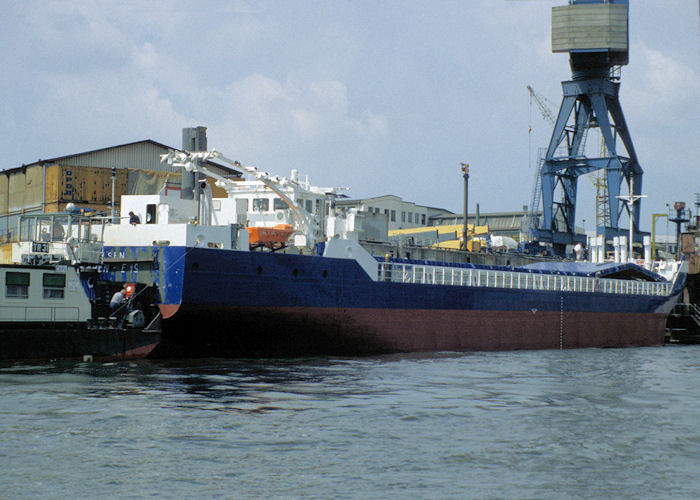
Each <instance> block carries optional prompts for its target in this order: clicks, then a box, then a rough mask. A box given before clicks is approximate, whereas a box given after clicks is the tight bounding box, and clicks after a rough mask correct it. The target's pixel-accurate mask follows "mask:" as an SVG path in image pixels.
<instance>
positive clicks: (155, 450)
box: [0, 346, 700, 499]
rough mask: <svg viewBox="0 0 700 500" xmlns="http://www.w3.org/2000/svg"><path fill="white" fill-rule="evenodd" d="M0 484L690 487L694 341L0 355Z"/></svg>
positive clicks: (630, 492) (65, 494)
mask: <svg viewBox="0 0 700 500" xmlns="http://www.w3.org/2000/svg"><path fill="white" fill-rule="evenodd" d="M0 463H2V467H0V498H11V499H14V498H103V497H107V498H117V497H118V498H128V497H150V496H162V497H167V498H172V497H178V498H212V497H213V498H309V497H311V498H404V497H408V498H694V497H698V495H700V346H666V347H662V348H628V349H582V350H570V351H528V352H497V353H467V354H454V353H440V354H430V355H419V356H417V355H410V356H409V355H402V356H384V357H375V358H359V359H356V358H347V359H346V358H343V359H338V358H332V359H326V358H321V359H319V358H314V359H297V360H284V361H280V360H218V359H217V360H211V359H210V360H201V361H144V362H124V363H110V364H100V363H53V364H47V365H41V366H31V365H25V364H21V365H11V366H4V367H1V368H0Z"/></svg>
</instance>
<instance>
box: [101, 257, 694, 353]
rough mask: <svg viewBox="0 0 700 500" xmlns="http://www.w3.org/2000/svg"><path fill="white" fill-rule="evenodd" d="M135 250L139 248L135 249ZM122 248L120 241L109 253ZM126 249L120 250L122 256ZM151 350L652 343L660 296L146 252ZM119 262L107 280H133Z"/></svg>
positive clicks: (329, 261) (322, 262)
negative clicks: (392, 276)
mask: <svg viewBox="0 0 700 500" xmlns="http://www.w3.org/2000/svg"><path fill="white" fill-rule="evenodd" d="M140 250H141V251H142V252H143V251H144V250H147V249H140ZM109 251H114V252H116V253H120V252H121V253H122V254H124V249H112V250H109ZM133 251H134V249H127V251H126V254H127V259H128V254H129V253H130V252H133ZM152 252H153V258H154V267H153V269H151V270H150V271H149V272H150V275H149V276H150V277H151V278H150V279H152V280H153V281H154V284H155V285H157V286H158V287H159V289H160V297H161V303H160V309H161V312H162V314H163V322H162V330H163V337H162V338H163V340H162V342H161V346H159V348H158V349H157V350H156V351H155V352H156V354H158V355H163V356H181V355H187V356H301V355H309V354H328V355H335V354H342V355H348V354H349V355H364V354H375V353H389V352H416V351H443V350H452V351H467V350H509V349H550V348H556V349H558V348H576V347H620V346H633V345H661V344H662V343H663V341H664V328H665V321H666V316H667V313H668V311H669V310H670V307H671V306H672V304H673V302H675V300H676V299H677V297H678V294H679V293H680V290H681V288H682V283H678V282H677V283H676V285H675V287H674V288H673V290H672V292H671V294H670V296H669V295H666V296H659V295H632V294H626V295H625V294H611V293H602V292H570V291H561V290H523V289H516V288H495V287H484V286H459V285H455V286H452V285H430V284H418V283H396V282H389V281H387V282H385V281H374V280H372V279H371V278H370V277H369V276H368V275H367V273H366V272H365V271H364V270H363V268H362V267H361V266H360V265H359V264H358V263H357V262H356V261H355V260H351V259H339V258H328V257H319V256H302V255H289V254H279V253H269V252H244V251H235V250H217V249H205V248H184V247H161V248H153V249H152ZM139 278H140V276H139V272H138V270H136V271H135V270H134V269H131V268H129V267H128V266H126V268H125V267H124V266H122V268H121V269H120V270H119V272H113V271H110V272H109V279H112V280H117V281H139Z"/></svg>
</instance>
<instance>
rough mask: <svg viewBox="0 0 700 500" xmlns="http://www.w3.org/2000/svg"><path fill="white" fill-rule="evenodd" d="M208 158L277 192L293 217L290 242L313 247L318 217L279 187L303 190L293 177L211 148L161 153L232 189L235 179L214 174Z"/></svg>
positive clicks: (175, 163) (317, 234) (165, 158)
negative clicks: (251, 165)
mask: <svg viewBox="0 0 700 500" xmlns="http://www.w3.org/2000/svg"><path fill="white" fill-rule="evenodd" d="M211 159H217V160H221V161H223V162H225V163H228V164H229V165H232V166H234V167H236V168H239V169H241V170H244V171H245V172H247V173H249V174H250V175H252V176H253V177H254V178H255V179H257V180H259V181H260V182H262V183H263V184H264V185H265V186H266V187H268V188H269V189H270V190H271V191H272V192H273V193H275V194H276V195H277V196H279V198H280V199H281V200H282V201H284V203H286V204H287V206H289V209H290V210H291V212H292V214H294V221H295V227H294V229H295V233H294V246H296V247H304V248H306V249H307V250H311V249H313V248H314V246H315V245H316V243H318V242H319V241H320V239H321V238H322V232H321V227H320V224H319V220H318V217H317V216H315V215H313V214H311V213H309V212H307V211H306V210H305V209H304V207H303V206H301V205H300V204H299V203H297V202H296V201H295V200H294V199H292V198H290V197H289V196H287V194H285V193H284V191H283V190H284V188H286V187H291V188H292V189H297V190H304V188H303V187H302V186H301V185H300V184H299V183H298V182H296V181H295V180H293V179H287V178H286V177H277V176H273V175H270V174H269V173H267V172H261V171H260V170H258V169H257V168H255V167H250V166H246V165H242V164H241V163H240V162H238V161H236V160H231V159H230V158H227V157H226V156H224V155H223V154H221V153H220V152H219V151H216V150H215V149H213V150H212V151H201V152H190V151H170V152H168V153H167V154H163V155H161V161H162V162H167V163H168V164H171V165H173V166H176V167H181V168H184V169H185V170H186V171H188V172H201V173H203V174H205V175H207V176H208V177H211V178H213V179H216V184H217V186H219V187H222V188H224V189H226V191H227V192H231V191H233V190H235V189H236V188H237V187H238V186H237V184H238V183H237V182H236V181H233V180H231V179H227V178H226V177H223V176H221V175H219V174H216V173H214V172H212V171H211V170H209V169H208V168H207V167H206V166H204V162H205V161H207V160H211Z"/></svg>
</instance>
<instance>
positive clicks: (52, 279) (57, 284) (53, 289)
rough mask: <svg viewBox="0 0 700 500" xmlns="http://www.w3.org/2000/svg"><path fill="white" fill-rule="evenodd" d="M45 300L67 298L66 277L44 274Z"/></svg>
mask: <svg viewBox="0 0 700 500" xmlns="http://www.w3.org/2000/svg"><path fill="white" fill-rule="evenodd" d="M43 285H44V298H45V299H62V298H63V297H64V296H65V289H66V275H65V274H50V273H44V283H43Z"/></svg>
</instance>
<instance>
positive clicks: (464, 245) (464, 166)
mask: <svg viewBox="0 0 700 500" xmlns="http://www.w3.org/2000/svg"><path fill="white" fill-rule="evenodd" d="M460 165H461V166H462V174H463V175H462V176H463V177H464V210H463V212H462V213H464V229H463V230H462V248H463V249H464V250H467V222H468V220H469V214H468V213H467V207H468V206H469V205H468V204H467V201H468V196H469V163H460Z"/></svg>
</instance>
